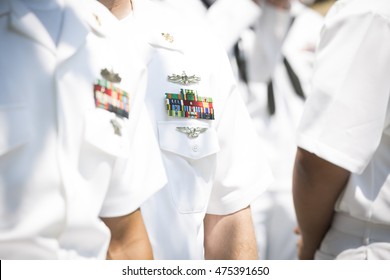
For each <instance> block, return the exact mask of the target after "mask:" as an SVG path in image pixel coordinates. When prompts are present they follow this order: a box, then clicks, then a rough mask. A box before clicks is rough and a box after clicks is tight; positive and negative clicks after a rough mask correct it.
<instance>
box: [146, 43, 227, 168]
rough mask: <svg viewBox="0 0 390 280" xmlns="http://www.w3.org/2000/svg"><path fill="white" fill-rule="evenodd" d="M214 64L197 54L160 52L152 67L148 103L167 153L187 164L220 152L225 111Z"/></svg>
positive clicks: (151, 63)
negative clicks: (220, 123)
mask: <svg viewBox="0 0 390 280" xmlns="http://www.w3.org/2000/svg"><path fill="white" fill-rule="evenodd" d="M211 64H212V62H210V63H209V64H208V65H207V64H205V61H204V58H203V57H199V55H198V54H197V53H194V54H191V53H188V52H186V53H183V52H180V51H172V50H166V49H164V48H157V50H156V53H155V55H154V57H153V59H152V60H151V61H150V63H149V65H148V80H149V82H148V89H147V93H146V103H147V106H148V108H149V112H150V114H151V115H152V117H153V119H155V120H156V121H155V129H156V132H157V135H158V140H159V143H160V148H161V149H162V150H163V151H165V152H169V153H173V154H175V155H177V156H180V157H184V158H185V159H187V160H200V159H204V158H207V157H209V156H212V155H215V154H216V153H217V152H218V150H219V140H218V135H217V123H218V119H219V117H220V114H221V113H222V110H221V108H220V106H219V105H220V104H221V100H220V98H219V96H218V88H217V85H216V84H215V83H213V75H212V68H213V66H212V65H211Z"/></svg>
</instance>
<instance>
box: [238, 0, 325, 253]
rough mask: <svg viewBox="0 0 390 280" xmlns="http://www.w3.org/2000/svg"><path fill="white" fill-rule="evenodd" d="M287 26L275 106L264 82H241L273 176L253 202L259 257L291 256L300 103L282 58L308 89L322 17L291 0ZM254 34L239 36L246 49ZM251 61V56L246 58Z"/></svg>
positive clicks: (276, 80) (275, 84)
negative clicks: (288, 26)
mask: <svg viewBox="0 0 390 280" xmlns="http://www.w3.org/2000/svg"><path fill="white" fill-rule="evenodd" d="M291 17H293V19H294V20H293V21H292V25H291V28H290V29H289V31H288V34H287V36H286V39H285V41H284V43H283V47H282V49H281V55H282V56H283V57H281V56H280V55H279V58H278V59H279V62H278V63H277V64H276V66H275V71H274V73H273V74H272V86H273V96H272V97H273V98H274V106H275V112H274V113H273V114H270V112H269V107H268V106H269V105H268V104H269V102H270V100H269V99H270V98H271V97H270V96H269V92H268V84H267V83H258V82H255V81H253V80H252V79H251V76H250V75H251V74H252V75H253V73H254V72H249V73H248V74H249V81H248V83H243V82H242V83H241V92H242V93H243V95H244V100H245V101H246V105H247V108H248V110H249V113H250V115H251V117H252V120H253V121H254V125H255V127H256V131H257V132H258V134H259V135H260V139H261V144H262V145H263V146H264V147H265V151H266V155H267V159H268V161H269V163H270V165H271V169H272V171H273V173H274V176H275V181H274V182H273V184H272V186H271V187H270V188H268V190H267V192H266V193H265V194H264V195H263V196H261V197H259V198H258V199H257V200H256V201H255V202H254V203H252V205H251V208H252V213H253V219H254V224H255V228H256V233H257V239H258V249H259V251H260V258H265V259H296V257H297V252H296V238H297V237H296V235H295V234H294V232H293V230H294V228H295V227H296V225H297V222H296V217H295V211H294V205H293V201H292V193H291V188H292V168H293V164H294V156H295V152H296V129H297V127H298V123H299V120H300V118H301V114H302V111H303V106H304V102H305V101H304V98H302V97H301V96H299V95H298V93H297V92H296V89H295V88H294V87H293V84H292V80H291V78H290V77H289V74H288V71H287V67H286V65H285V64H284V62H283V60H287V63H289V65H290V66H291V67H292V69H293V71H294V73H295V75H296V76H297V77H298V79H299V81H300V85H301V87H302V89H303V93H304V94H305V96H307V95H308V94H309V93H310V79H311V75H312V72H313V62H314V50H315V48H316V44H317V43H318V37H319V34H320V30H321V28H322V24H323V17H322V16H320V15H319V14H318V13H316V12H314V11H313V10H311V9H310V8H308V7H306V6H304V5H302V4H300V3H299V2H297V1H294V2H292V7H291ZM254 38H255V34H254V32H253V31H251V30H248V31H247V32H246V33H245V34H244V36H243V38H242V46H243V50H242V51H243V52H244V55H245V53H250V52H251V47H252V46H253V43H251V42H253V41H254ZM248 63H251V60H248Z"/></svg>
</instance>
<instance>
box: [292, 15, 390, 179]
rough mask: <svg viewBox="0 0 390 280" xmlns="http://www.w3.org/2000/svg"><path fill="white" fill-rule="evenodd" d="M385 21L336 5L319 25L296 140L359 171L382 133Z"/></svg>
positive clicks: (389, 63)
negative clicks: (310, 79)
mask: <svg viewBox="0 0 390 280" xmlns="http://www.w3.org/2000/svg"><path fill="white" fill-rule="evenodd" d="M389 50H390V28H389V22H388V20H386V19H385V18H383V17H382V16H380V15H378V14H375V13H373V12H356V11H353V12H351V13H348V12H343V11H340V12H339V13H336V14H335V15H334V16H333V17H331V18H328V19H327V21H326V24H325V26H324V29H323V30H322V34H321V40H320V44H319V48H318V53H317V59H316V65H315V71H314V76H313V83H312V90H313V91H312V94H311V95H310V97H309V99H308V101H307V103H306V105H305V109H304V113H303V116H302V120H301V123H300V127H299V133H298V146H300V147H301V148H303V149H305V150H308V151H309V152H312V153H315V154H316V155H318V156H319V157H321V158H324V159H325V160H328V161H330V162H332V163H334V164H336V165H338V166H340V167H342V168H345V169H347V170H349V171H350V172H356V173H361V172H363V170H364V168H365V167H366V166H367V164H368V163H369V161H370V160H371V158H372V156H373V154H374V152H375V150H376V149H377V147H378V145H379V142H380V140H381V136H382V133H383V129H384V125H385V121H386V114H387V107H388V101H389V90H390V80H389V74H388V73H390V51H389Z"/></svg>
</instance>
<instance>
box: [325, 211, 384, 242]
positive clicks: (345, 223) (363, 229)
mask: <svg viewBox="0 0 390 280" xmlns="http://www.w3.org/2000/svg"><path fill="white" fill-rule="evenodd" d="M332 227H333V228H334V229H336V230H339V231H341V232H344V233H347V234H350V235H352V236H356V237H360V238H362V239H363V240H364V241H365V242H364V243H366V245H367V244H369V243H372V242H390V225H386V224H378V223H373V222H371V221H364V220H361V219H357V218H354V217H352V216H349V215H346V214H342V213H336V214H335V216H334V218H333V224H332Z"/></svg>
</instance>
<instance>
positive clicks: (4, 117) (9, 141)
mask: <svg viewBox="0 0 390 280" xmlns="http://www.w3.org/2000/svg"><path fill="white" fill-rule="evenodd" d="M28 121H29V118H28V113H27V108H26V107H25V106H24V105H9V106H8V105H0V157H2V156H3V155H5V154H7V153H8V152H10V151H12V150H15V149H17V148H18V147H21V146H23V145H24V144H26V143H28V142H29V141H30V137H31V127H30V125H28V124H27V122H28Z"/></svg>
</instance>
